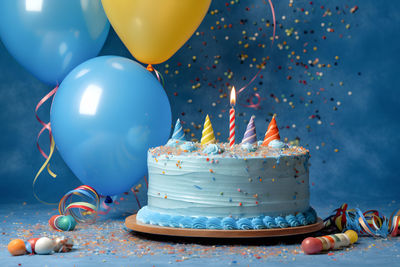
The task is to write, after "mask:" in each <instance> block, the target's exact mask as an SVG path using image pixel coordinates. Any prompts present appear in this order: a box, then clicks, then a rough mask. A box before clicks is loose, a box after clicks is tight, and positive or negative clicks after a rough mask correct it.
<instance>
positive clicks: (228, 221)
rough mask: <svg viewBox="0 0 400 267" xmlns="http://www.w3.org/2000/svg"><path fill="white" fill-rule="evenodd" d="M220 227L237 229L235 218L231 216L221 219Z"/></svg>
mask: <svg viewBox="0 0 400 267" xmlns="http://www.w3.org/2000/svg"><path fill="white" fill-rule="evenodd" d="M222 227H223V228H224V229H225V230H235V229H237V224H236V220H235V219H233V218H231V217H227V218H224V219H222Z"/></svg>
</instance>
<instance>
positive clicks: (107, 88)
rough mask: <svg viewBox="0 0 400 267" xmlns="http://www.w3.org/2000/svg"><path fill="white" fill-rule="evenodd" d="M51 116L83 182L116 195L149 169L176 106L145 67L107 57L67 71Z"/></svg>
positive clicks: (165, 137) (60, 146)
mask: <svg viewBox="0 0 400 267" xmlns="http://www.w3.org/2000/svg"><path fill="white" fill-rule="evenodd" d="M50 121H51V128H52V131H53V134H54V139H55V142H56V146H57V149H58V151H59V152H60V154H61V156H62V158H63V159H64V161H65V162H66V164H67V165H68V166H69V167H70V169H71V170H72V171H73V172H74V174H75V175H76V176H77V177H78V178H79V179H80V180H81V182H83V183H84V184H87V185H90V186H92V187H94V188H95V189H96V190H97V191H98V192H99V193H100V194H102V195H116V194H119V193H122V192H124V191H127V190H129V189H130V188H131V187H132V186H133V185H135V184H136V183H137V182H138V181H139V179H141V178H143V176H144V175H146V174H147V150H148V149H149V148H150V147H155V146H159V145H163V144H165V143H166V141H167V140H168V137H169V135H170V131H171V107H170V104H169V101H168V97H167V95H166V93H165V91H164V89H163V87H162V86H161V85H160V83H159V82H158V81H157V79H155V78H154V76H153V75H152V74H151V73H150V72H149V71H147V70H146V69H145V68H144V67H142V66H141V65H140V64H138V63H136V62H135V61H132V60H130V59H127V58H123V57H116V56H104V57H97V58H94V59H90V60H88V61H86V62H84V63H82V64H81V65H79V66H78V67H76V68H75V69H74V70H73V71H72V72H71V73H70V74H68V75H67V77H66V78H65V79H64V81H63V82H62V83H61V85H60V87H59V89H58V91H57V93H56V95H55V97H54V101H53V104H52V107H51V111H50Z"/></svg>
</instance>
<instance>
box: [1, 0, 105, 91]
mask: <svg viewBox="0 0 400 267" xmlns="http://www.w3.org/2000/svg"><path fill="white" fill-rule="evenodd" d="M109 29H110V23H109V22H108V20H107V17H106V15H105V13H104V10H103V6H102V5H101V1H100V0H0V37H1V40H2V41H3V43H4V45H5V47H6V48H7V50H8V51H9V52H10V54H11V55H12V56H13V57H14V58H15V59H16V60H17V61H18V62H19V63H20V64H21V65H22V66H24V67H25V68H26V69H27V70H28V71H30V72H31V73H32V74H33V75H35V76H36V77H37V78H38V79H39V80H41V81H43V82H44V83H46V84H49V85H55V84H57V83H61V81H62V80H63V79H64V77H65V76H66V75H67V74H68V73H69V72H70V71H71V70H72V69H73V68H75V67H76V66H77V65H79V64H80V63H82V62H84V61H86V60H88V59H90V58H92V57H95V56H97V54H98V53H99V52H100V49H101V48H102V47H103V45H104V42H105V40H106V38H107V35H108V31H109Z"/></svg>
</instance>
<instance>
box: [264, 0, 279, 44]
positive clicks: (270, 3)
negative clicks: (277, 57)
mask: <svg viewBox="0 0 400 267" xmlns="http://www.w3.org/2000/svg"><path fill="white" fill-rule="evenodd" d="M263 2H264V4H266V5H267V2H265V0H263ZM268 3H269V6H270V8H271V13H272V22H273V23H274V29H273V33H272V42H271V46H272V45H273V44H274V40H275V33H276V19H275V8H274V5H273V4H272V0H268Z"/></svg>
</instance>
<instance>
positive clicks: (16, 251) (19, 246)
mask: <svg viewBox="0 0 400 267" xmlns="http://www.w3.org/2000/svg"><path fill="white" fill-rule="evenodd" d="M7 248H8V251H9V252H10V253H11V255H13V256H19V255H24V254H25V253H26V247H25V242H24V240H22V239H14V240H12V241H11V242H10V243H8V247H7Z"/></svg>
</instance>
